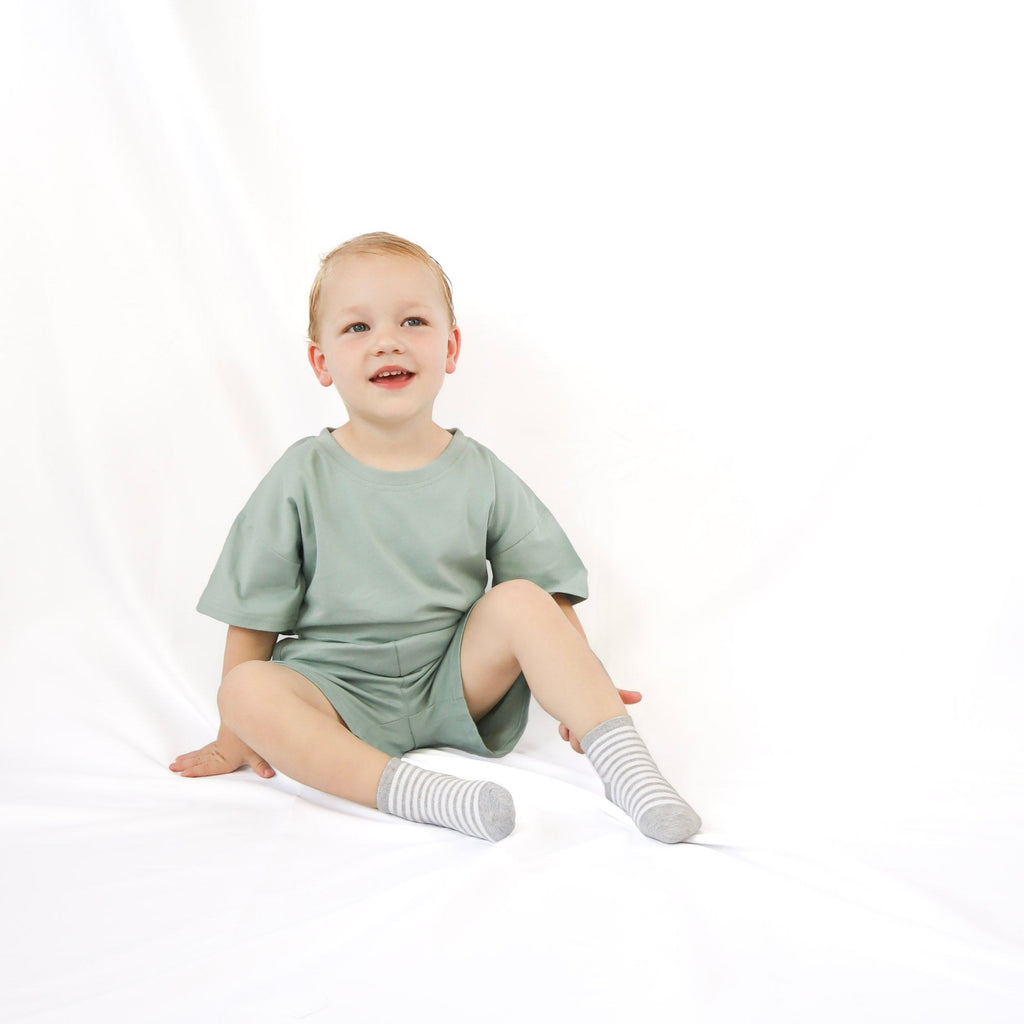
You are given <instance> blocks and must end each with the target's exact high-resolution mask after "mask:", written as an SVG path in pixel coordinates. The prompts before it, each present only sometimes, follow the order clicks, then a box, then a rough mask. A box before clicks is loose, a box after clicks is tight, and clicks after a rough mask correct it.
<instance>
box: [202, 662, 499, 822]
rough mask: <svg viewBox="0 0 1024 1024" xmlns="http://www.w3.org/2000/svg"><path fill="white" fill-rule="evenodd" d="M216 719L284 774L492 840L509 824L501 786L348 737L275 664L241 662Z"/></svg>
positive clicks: (294, 677)
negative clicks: (435, 769)
mask: <svg viewBox="0 0 1024 1024" xmlns="http://www.w3.org/2000/svg"><path fill="white" fill-rule="evenodd" d="M217 700H218V703H219V705H220V714H221V720H222V722H223V723H224V725H225V726H226V727H227V728H228V729H230V730H231V731H232V732H233V733H234V734H235V735H236V736H237V737H238V738H239V739H240V740H241V741H242V742H243V743H245V744H247V745H248V746H250V747H252V749H253V750H258V751H259V752H260V754H261V755H262V756H263V757H265V758H266V759H267V760H268V761H269V762H271V764H273V765H274V766H275V767H277V768H279V769H280V770H281V771H282V772H284V774H285V775H287V776H289V777H290V778H293V779H295V780H296V781H297V782H302V783H304V784H305V785H307V786H312V787H314V788H315V789H319V790H321V791H322V792H324V793H331V794H333V795H334V796H340V797H344V798H345V799H346V800H352V801H354V802H355V803H360V804H363V805H365V806H366V807H378V806H379V809H380V810H382V811H385V812H387V813H388V814H395V815H398V816H399V817H402V818H407V819H409V820H410V821H419V822H427V823H429V824H432V825H443V826H445V827H446V828H453V829H457V830H458V831H460V832H464V833H466V834H467V835H472V836H477V837H478V838H480V839H490V840H491V841H496V840H499V839H503V838H504V837H505V836H507V835H508V834H509V833H510V832H511V831H512V829H513V827H514V826H515V808H514V806H513V804H512V797H511V795H510V794H509V793H508V792H507V790H505V789H503V788H502V787H501V786H498V785H496V784H495V783H490V782H475V781H467V780H463V779H457V778H453V777H452V776H450V775H443V774H441V773H439V772H430V771H426V770H425V769H423V768H418V767H416V766H415V765H413V764H410V763H409V762H407V761H402V760H400V759H399V758H392V757H391V756H390V755H388V754H385V753H384V752H383V751H380V750H377V749H376V748H375V747H371V746H370V745H369V744H368V743H364V742H363V741H362V740H361V739H358V738H357V737H355V736H353V735H352V733H351V732H349V730H348V729H347V728H346V727H345V724H344V722H342V720H341V719H340V718H339V717H338V714H337V712H336V711H335V710H334V708H333V707H332V706H331V703H330V701H328V699H327V698H326V697H325V696H324V695H323V694H322V693H321V692H320V690H319V689H318V688H317V687H316V686H314V685H313V684H312V683H311V682H310V681H309V680H308V679H306V678H305V677H304V676H302V675H300V674H299V673H298V672H294V671H293V670H292V669H289V668H286V667H285V666H283V665H276V664H273V663H271V662H266V661H246V662H243V663H242V664H240V665H238V666H236V667H235V668H233V669H232V670H231V671H230V672H229V673H228V674H227V675H226V676H225V677H224V681H223V682H222V683H221V688H220V693H219V695H218V698H217Z"/></svg>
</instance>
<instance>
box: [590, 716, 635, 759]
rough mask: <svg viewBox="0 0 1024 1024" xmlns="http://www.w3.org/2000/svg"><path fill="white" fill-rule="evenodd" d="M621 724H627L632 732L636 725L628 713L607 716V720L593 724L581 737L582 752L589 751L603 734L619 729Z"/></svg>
mask: <svg viewBox="0 0 1024 1024" xmlns="http://www.w3.org/2000/svg"><path fill="white" fill-rule="evenodd" d="M622 726H628V727H629V728H630V729H632V730H633V731H634V732H635V731H636V726H635V725H634V724H633V719H632V718H630V717H629V715H619V716H618V717H617V718H609V719H608V721H607V722H602V723H601V724H600V725H595V726H594V728H593V729H591V730H590V732H588V733H587V735H586V736H583V737H581V739H580V746H581V747H582V748H583V753H584V754H589V753H590V748H591V747H592V746H593V745H594V744H595V743H596V742H597V741H598V740H599V739H600V738H601V737H602V736H604V735H606V734H607V733H610V732H611V731H612V730H613V729H620V728H622Z"/></svg>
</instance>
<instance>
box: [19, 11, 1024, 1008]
mask: <svg viewBox="0 0 1024 1024" xmlns="http://www.w3.org/2000/svg"><path fill="white" fill-rule="evenodd" d="M826 8H827V9H828V10H829V11H831V14H826V13H825V11H826ZM480 10H481V8H480V6H479V5H473V4H468V3H458V2H453V0H447V2H446V0H442V2H440V3H439V4H432V5H419V4H412V3H380V4H376V5H368V4H349V3H344V2H339V3H330V4H328V3H320V2H315V0H295V2H289V3H287V4H285V3H273V2H252V3H247V2H242V0H237V2H235V0H211V2H204V3H198V2H188V0H181V2H171V0H146V2H137V3H136V2H117V0H95V2H78V0H31V2H20V0H15V2H8V3H5V4H3V5H0V87H2V94H3V96H4V100H3V103H2V104H0V138H2V139H3V140H4V146H5V152H4V158H3V168H2V170H3V175H4V185H3V188H2V190H0V215H2V220H0V242H2V261H0V300H2V331H3V334H2V339H0V340H2V344H3V360H4V364H3V365H4V382H5V388H4V400H3V402H2V403H0V427H2V429H3V436H4V438H5V439H6V444H5V445H4V454H3V460H4V461H3V466H2V468H0V472H2V479H3V480H4V484H5V495H6V501H5V502H4V506H3V518H2V521H0V526H2V530H3V533H2V542H3V551H4V556H3V592H2V596H0V600H2V613H3V614H2V615H0V622H2V624H3V627H2V628H3V635H2V642H0V681H2V687H3V712H2V715H0V828H2V843H0V866H2V870H0V885H2V887H3V897H2V899H3V902H2V904H0V906H2V913H0V934H2V950H0V952H2V956H0V1021H3V1022H19V1024H20V1022H27V1024H57V1022H61V1024H63V1022H74V1024H81V1022H93V1021H97V1022H99V1021H102V1022H122V1021H124V1022H142V1024H163V1022H168V1024H170V1022H172V1021H173V1022H175V1024H178V1022H181V1021H196V1022H199V1024H206V1022H212V1024H221V1022H224V1024H235V1022H238V1024H243V1022H244V1024H262V1022H267V1024H270V1022H286V1021H292V1020H302V1021H315V1022H318V1024H319V1022H333V1021H346V1022H353V1024H363V1022H373V1021H382V1022H392V1021H416V1020H427V1021H433V1020H437V1021H446V1022H461V1021H466V1022H468V1021H477V1020H486V1021H495V1022H520V1021H540V1022H546V1021H552V1022H554V1021H562V1020H565V1019H573V1020H580V1021H587V1020H589V1021H598V1022H611V1021H620V1020H644V1021H646V1020H673V1021H694V1022H707V1024H747V1022H749V1024H764V1022H767V1024H804V1022H806V1024H847V1022H849V1024H854V1022H857V1024H860V1022H863V1021H872V1022H875V1024H883V1022H892V1024H947V1022H948V1024H953V1022H957V1024H961V1022H972V1024H974V1022H978V1024H1016V1022H1019V1021H1021V1020H1024V877H1022V871H1021V863H1022V862H1024V758H1022V742H1021V734H1022V727H1021V723H1022V721H1024V687H1022V685H1021V683H1022V681H1024V647H1022V636H1024V629H1022V624H1024V542H1022V539H1021V538H1022V531H1021V529H1020V524H1021V523H1022V522H1024V487H1022V474H1021V466H1022V450H1021V449H1022V444H1021V442H1022V438H1024V414H1022V412H1021V407H1020V406H1021V403H1020V397H1019V396H1020V390H1021V377H1020V372H1019V368H1018V367H1016V365H1015V357H1016V356H1017V354H1018V353H1019V349H1020V343H1021V339H1022V337H1024V332H1022V330H1021V310H1020V301H1019V298H1020V281H1021V280H1022V270H1024V268H1022V265H1021V256H1020V238H1021V237H1024V218H1022V206H1021V191H1020V187H1019V184H1020V181H1022V180H1024V160H1022V147H1021V141H1020V136H1019V131H1018V130H1017V128H1016V127H1015V126H1017V125H1019V124H1020V110H1019V97H1020V96H1021V95H1024V86H1022V83H1021V81H1020V77H1021V65H1020V60H1019V53H1020V46H1019V35H1017V34H1016V32H1015V29H1014V25H1013V20H1012V18H1010V17H1009V16H1008V12H1010V10H1011V5H1002V4H995V3H985V2H980V3H972V4H970V5H966V4H964V5H961V4H949V5H942V6H941V7H938V6H934V5H933V6H932V7H930V8H929V9H927V10H925V11H922V10H921V9H920V5H917V4H911V3H900V2H898V0H897V2H889V3H885V4H878V5H874V4H871V3H867V4H859V5H857V6H856V8H853V7H851V8H850V9H849V11H848V12H846V13H843V11H840V10H839V9H837V8H835V7H834V6H829V5H825V6H824V7H823V6H822V5H811V4H796V3H783V4H777V5H776V4H773V5H762V4H727V5H711V7H710V8H709V7H708V5H690V4H683V5H679V4H667V3H666V4H662V3H658V2H655V0H641V2H640V3H638V4H632V5H628V8H624V9H622V10H618V9H615V8H612V7H611V6H610V5H608V6H607V7H605V6H602V5H592V4H591V5H577V4H575V3H570V2H564V3H561V2H557V0H556V2H545V3H540V2H534V0H524V2H523V3H520V4H517V5H516V6H515V10H514V11H512V10H511V9H510V10H509V12H508V17H507V19H506V21H505V22H504V23H503V24H502V26H501V27H500V28H499V29H495V28H494V27H493V26H491V25H483V24H482V23H481V22H480V20H479V14H480ZM670 11H671V13H672V16H673V19H674V20H673V21H671V23H670V22H669V21H668V20H667V18H668V14H669V13H670ZM377 229H385V230H392V231H395V232H398V233H400V234H405V235H408V236H409V237H412V238H414V239H416V240H417V241H420V242H421V243H422V244H424V245H425V246H426V247H427V248H428V249H429V250H430V251H432V252H434V253H435V255H437V257H438V258H439V259H440V261H441V262H442V264H443V265H444V266H445V268H446V270H447V271H448V273H449V275H450V276H451V277H452V279H453V282H454V286H455V298H456V309H457V311H458V314H459V319H460V323H461V326H462V330H463V335H464V350H463V355H462V361H461V363H460V366H459V370H458V373H456V374H455V375H454V376H453V377H452V378H451V379H450V380H449V381H448V382H447V383H446V386H445V390H444V392H443V393H442V396H441V401H440V403H439V408H438V413H437V418H438V419H439V421H440V422H442V423H444V424H445V425H457V426H460V427H461V428H462V429H463V430H465V431H466V433H468V434H470V435H471V436H474V437H476V438H478V439H479V440H480V441H482V442H483V443H485V444H487V445H488V446H490V447H492V448H494V449H495V450H496V452H497V453H498V454H499V455H500V456H501V457H502V458H503V459H504V460H505V461H506V462H508V463H509V464H510V465H511V466H512V467H513V468H514V469H516V470H517V471H518V472H519V473H520V474H521V475H522V476H523V477H524V478H525V479H526V480H527V481H528V482H529V483H530V485H531V486H532V487H533V488H534V489H535V490H536V491H537V493H538V494H539V495H540V496H541V498H542V499H543V500H544V501H545V502H546V503H547V504H548V505H549V506H550V507H551V508H552V509H553V510H554V511H555V513H556V515H557V516H558V518H559V520H560V521H561V522H562V523H563V525H564V526H565V528H566V530H567V532H568V533H569V534H570V536H571V537H572V538H573V541H574V543H575V544H576V546H577V548H578V549H579V551H580V553H581V555H582V556H583V558H584V561H585V562H586V563H587V565H588V567H589V569H590V574H591V590H592V598H591V600H589V601H588V602H586V603H585V604H584V605H582V606H581V609H580V614H581V618H582V619H583V622H584V625H585V627H586V628H587V630H588V634H589V635H590V637H591V640H592V643H593V645H594V647H595V649H596V650H597V651H598V653H599V654H600V655H601V657H602V659H603V660H604V661H605V663H606V665H607V666H608V668H609V670H610V672H611V673H612V675H613V677H614V678H615V679H616V681H617V682H619V684H620V685H622V686H628V687H633V688H636V689H640V690H641V691H643V693H644V701H643V702H642V703H641V704H640V705H638V706H637V707H636V708H635V709H633V713H634V717H635V719H636V721H637V723H638V725H639V727H640V729H641V731H642V733H643V734H644V736H645V737H646V738H647V740H648V742H649V744H650V746H651V748H652V750H653V751H654V753H655V756H656V757H657V759H658V761H659V763H660V765H661V766H662V768H663V769H664V771H665V772H666V774H667V775H668V776H669V777H670V778H671V779H672V780H673V781H674V782H675V783H676V784H677V785H678V787H679V788H680V790H681V791H682V792H683V794H684V795H685V796H686V797H687V798H688V799H689V800H690V801H691V802H692V803H693V804H694V806H695V807H696V808H697V810H698V811H699V812H700V813H701V815H702V817H703V818H704V821H705V829H704V831H703V833H702V834H701V835H700V836H698V837H697V838H696V840H695V841H694V842H692V843H689V844H686V845H683V846H679V847H666V846H662V845H660V844H657V843H654V842H651V841H648V840H646V839H644V838H643V837H641V836H640V835H639V834H638V833H636V832H635V830H634V829H633V828H632V826H631V825H630V823H629V822H628V821H627V820H626V819H625V818H624V817H623V815H621V814H620V813H619V812H618V811H616V810H615V809H614V808H613V807H611V805H609V804H608V803H607V802H606V801H605V800H604V799H603V796H602V794H601V792H600V786H599V784H598V781H597V779H596V777H595V776H594V775H593V773H592V772H591V770H590V768H589V766H588V764H587V763H586V761H585V760H584V759H583V758H581V757H578V756H577V755H575V754H573V753H572V752H571V751H570V750H569V749H568V748H567V747H566V746H565V745H564V744H562V743H561V741H560V740H559V739H558V737H557V735H556V731H555V725H554V723H553V722H551V721H550V720H548V719H547V718H546V716H545V715H544V714H543V713H542V712H540V711H535V713H534V715H533V717H532V718H531V724H530V727H529V729H528V731H527V734H526V737H525V738H524V740H523V742H522V744H521V745H520V747H519V748H518V749H517V750H516V752H515V753H513V754H512V755H510V756H509V757H508V758H505V759H504V760H502V761H500V762H491V761H485V760H479V759H473V758H470V757H466V756H462V755H458V754H455V753H453V752H450V751H443V750H442V751H439V750H427V751H419V752H416V753H415V754H413V755H412V757H413V759H414V760H416V761H417V762H419V763H422V764H424V765H428V766H433V767H437V768H440V769H442V770H446V771H451V772H454V773H456V774H463V775H466V776H474V777H487V778H492V779H495V780H497V781H499V782H501V783H502V784H503V785H505V786H507V787H508V789H510V790H511V791H512V793H513V795H514V797H515V799H516V805H517V810H518V822H517V827H516V830H515V832H514V833H513V835H512V836H511V837H509V838H508V839H507V840H505V841H503V842H501V843H499V844H496V845H490V844H487V843H483V842H480V841H477V840H472V839H467V838H465V837H463V836H461V835H458V834H455V833H452V832H448V831H445V830H443V829H436V828H430V827H427V826H420V825H414V824H410V823H406V822H403V821H400V820H397V819H393V818H389V817H386V816H384V815H382V814H379V813H377V812H373V811H369V810H365V809H361V808H358V807H354V806H351V805H347V804H344V803H343V802H342V801H338V800H334V799H332V798H328V797H325V796H323V795H320V794H317V793H314V792H310V791H307V790H305V789H303V788H302V787H301V786H299V785H297V784H295V783H293V782H292V781H290V780H288V779H286V778H284V777H281V776H278V777H277V778H276V779H274V780H272V781H269V782H267V781H262V780H260V779H258V778H256V777H255V776H254V775H253V774H252V773H250V772H238V773H236V774H234V775H231V776H228V777H222V778H214V779H203V780H186V779H181V778H179V777H177V776H175V775H173V774H172V773H171V772H170V771H169V770H168V767H167V766H168V764H169V762H170V761H171V760H172V758H173V757H174V756H175V755H176V754H178V753H181V752H183V751H186V750H189V749H192V748H194V747H196V746H199V745H201V744H203V743H205V742H206V741H207V740H208V739H210V738H211V737H212V735H213V731H214V730H215V728H216V705H215V694H216V687H217V681H218V678H217V677H218V669H219V666H220V659H221V652H222V646H221V645H222V643H223V629H224V628H223V626H221V625H220V624H218V623H213V622H210V621H209V620H207V619H205V618H203V617H202V616H200V615H198V614H197V613H196V612H195V611H194V606H195V602H196V600H197V598H198V595H199V593H200V592H201V590H202V587H203V586H204V585H205V582H206V578H207V576H208V574H209V572H210V569H211V568H212V565H213V561H214V559H215V558H216V555H217V553H218V552H219V550H220V546H221V544H222V542H223V539H224V536H225V533H226V530H227V528H228V526H229V524H230V522H231V520H232V519H233V517H234V515H235V513H236V512H237V511H238V509H239V507H240V506H241V504H242V502H243V501H244V500H245V498H246V497H247V496H248V494H249V493H250V492H251V490H252V489H253V487H254V486H255V484H256V483H257V481H258V480H259V478H260V476H261V475H262V474H263V472H265V471H266V469H267V468H268V466H269V465H270V463H271V462H272V461H273V459H274V458H276V457H277V455H278V454H280V452H281V451H282V450H283V449H284V448H285V447H286V446H287V445H289V444H291V443H292V442H293V441H294V440H296V439H298V438H299V437H301V436H306V435H309V434H314V433H317V432H318V431H319V430H320V429H322V428H323V427H324V426H328V425H331V426H335V425H337V424H338V423H339V422H340V421H341V419H342V418H343V410H342V409H341V407H340V403H339V402H338V399H337V396H336V395H333V394H331V393H328V392H323V391H321V390H320V389H319V388H318V387H317V386H316V383H315V381H314V380H313V378H312V375H311V374H310V372H309V370H308V367H307V366H306V364H305V348H304V343H303V341H302V336H303V333H304V331H305V321H304V302H305V296H306V292H307V289H308V286H309V282H310V280H311V278H312V275H313V273H314V271H315V267H316V259H317V256H318V255H319V254H320V253H322V252H325V251H327V250H328V249H330V248H331V247H332V246H333V245H334V244H336V243H337V242H339V241H341V240H343V239H344V238H347V237H350V236H352V235H355V234H358V233H360V232H362V231H367V230H377Z"/></svg>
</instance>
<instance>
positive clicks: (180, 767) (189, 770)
mask: <svg viewBox="0 0 1024 1024" xmlns="http://www.w3.org/2000/svg"><path fill="white" fill-rule="evenodd" d="M169 767H170V769H171V771H172V772H177V773H178V774H179V775H181V776H183V777H184V778H186V779H194V778H200V777H202V776H204V775H224V774H226V773H227V772H233V771H234V770H235V769H236V768H237V767H239V766H238V765H237V764H232V763H231V762H229V761H228V760H227V759H226V758H225V757H224V755H223V754H222V753H221V752H220V750H219V749H218V748H217V745H216V744H215V743H208V744H207V745H206V746H205V747H203V748H202V749H201V750H192V751H190V752H189V753H187V754H182V755H180V756H179V757H176V758H175V759H174V760H173V761H172V762H171V764H170V766H169Z"/></svg>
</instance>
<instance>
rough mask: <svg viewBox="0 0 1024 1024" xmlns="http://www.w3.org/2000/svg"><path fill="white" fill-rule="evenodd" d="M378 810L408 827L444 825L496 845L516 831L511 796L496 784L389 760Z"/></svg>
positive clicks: (378, 791)
mask: <svg viewBox="0 0 1024 1024" xmlns="http://www.w3.org/2000/svg"><path fill="white" fill-rule="evenodd" d="M377 807H378V808H379V809H380V810H382V811H386V812H387V813H388V814H394V815H396V816H397V817H399V818H405V819H406V820H407V821H421V822H424V823H425V824H429V825H443V826H444V827H445V828H453V829H455V830H456V831H458V832H465V833H466V835H468V836H476V838H477V839H490V841H491V842H492V843H496V842H497V841H498V840H499V839H504V838H505V836H507V835H509V833H511V831H512V829H514V828H515V826H516V809H515V805H514V804H513V803H512V794H511V793H509V791H508V790H507V789H505V787H504V786H499V785H498V784H497V783H496V782H483V781H480V780H473V779H457V778H455V776H454V775H442V774H441V773H440V772H431V771H427V769H426V768H419V767H418V766H416V765H414V764H412V763H411V762H409V761H402V760H399V758H397V757H393V758H391V760H390V761H388V763H387V767H386V768H385V769H384V774H383V775H382V776H381V778H380V785H379V786H378V787H377Z"/></svg>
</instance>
